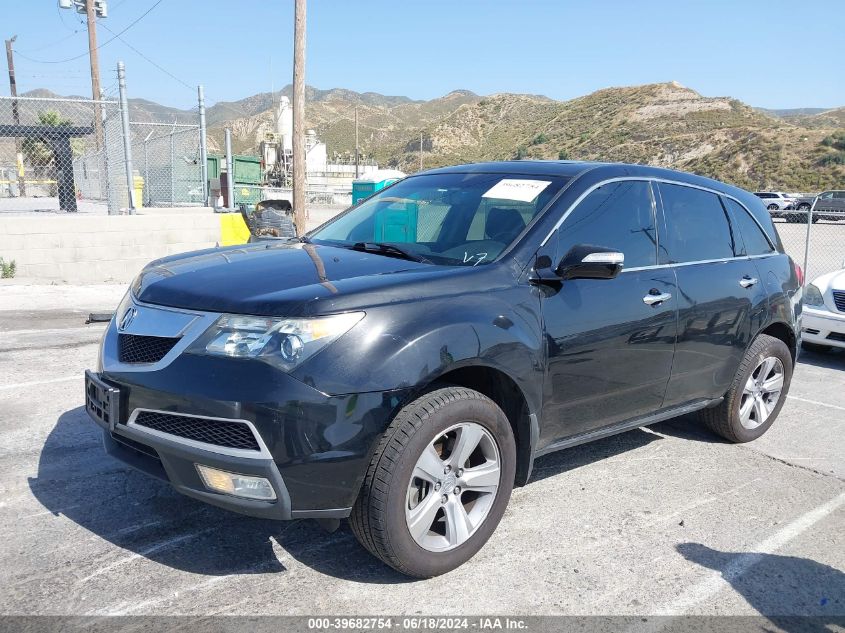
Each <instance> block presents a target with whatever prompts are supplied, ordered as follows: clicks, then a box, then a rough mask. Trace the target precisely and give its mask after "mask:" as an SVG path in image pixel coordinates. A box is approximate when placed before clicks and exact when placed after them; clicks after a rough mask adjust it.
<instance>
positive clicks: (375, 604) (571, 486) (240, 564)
mask: <svg viewBox="0 0 845 633" xmlns="http://www.w3.org/2000/svg"><path fill="white" fill-rule="evenodd" d="M123 291H124V288H122V287H118V286H105V285H103V286H88V287H76V286H31V285H22V284H19V285H14V284H12V285H2V286H0V331H2V334H3V335H2V337H0V586H2V587H3V589H4V591H3V592H2V593H0V613H2V614H63V615H92V614H157V615H167V614H202V615H213V614H246V615H263V614H303V615H316V614H394V615H395V614H445V615H457V614H476V615H478V614H487V613H497V614H501V613H510V614H515V615H519V614H523V615H526V614H573V615H576V614H577V615H590V614H601V615H657V614H667V615H680V614H719V615H752V614H757V613H762V614H764V615H820V616H842V615H845V573H843V569H845V530H843V525H845V521H844V520H845V481H843V480H845V389H843V387H845V354H843V353H831V354H826V355H819V354H813V353H809V352H806V353H804V354H803V356H802V358H801V361H800V363H799V364H798V366H797V369H796V372H795V378H794V380H793V383H792V391H791V393H790V397H789V399H788V401H787V403H786V405H785V407H784V409H783V411H782V412H781V415H780V417H779V419H778V420H777V422H776V423H775V425H774V427H773V428H772V429H771V430H770V432H769V433H768V434H767V435H766V436H764V437H763V438H761V439H760V440H758V441H756V442H753V443H751V444H747V445H731V444H727V443H725V442H723V441H721V440H719V439H718V438H716V437H714V436H712V435H710V434H708V433H707V432H706V431H704V430H703V429H702V428H700V427H699V425H698V424H697V423H696V421H695V420H694V419H693V418H678V419H676V420H671V421H669V422H666V423H662V424H659V425H655V426H653V427H651V428H648V429H637V430H634V431H631V432H629V433H625V434H623V435H618V436H615V437H612V438H608V439H605V440H602V441H599V442H595V443H593V444H589V445H585V446H581V447H577V448H573V449H570V450H568V451H565V452H561V453H557V454H553V455H550V456H547V457H544V458H542V459H540V460H538V462H537V464H536V468H535V473H534V476H533V479H532V481H531V482H530V483H529V485H527V486H526V487H523V488H520V489H517V490H516V491H515V492H514V494H513V497H512V499H511V503H510V506H509V508H508V510H507V513H506V514H505V517H504V519H503V521H502V523H501V525H500V526H499V528H498V529H497V531H496V532H495V534H494V535H493V537H492V538H491V540H490V541H489V543H488V544H487V545H486V547H484V549H483V550H482V551H481V552H480V553H479V554H478V556H476V557H475V558H474V559H473V560H471V561H470V562H469V563H468V564H466V565H464V566H462V567H461V568H459V569H457V570H456V571H454V572H452V573H450V574H447V575H445V576H442V577H439V578H435V579H431V580H425V581H415V580H409V579H407V578H405V577H403V576H401V575H399V574H398V573H396V572H394V571H393V570H391V569H389V568H388V567H386V566H385V565H383V564H382V563H380V562H379V561H377V560H376V559H374V558H372V557H371V556H370V555H369V554H367V553H366V552H365V551H364V550H363V549H362V548H361V547H360V546H359V545H358V543H357V542H356V541H355V539H354V537H353V536H352V534H351V532H350V531H349V529H348V527H346V526H345V525H344V526H342V527H341V529H340V530H339V531H337V532H335V533H333V534H327V533H324V532H323V531H322V530H321V529H320V528H319V527H318V526H317V525H316V524H315V523H314V522H312V521H295V522H287V523H281V522H271V521H263V520H256V519H250V518H246V517H242V516H240V515H236V514H231V513H228V512H225V511H223V510H218V509H216V508H212V507H209V506H206V505H203V504H201V503H199V502H196V501H193V500H191V499H188V498H185V497H182V496H180V495H178V494H177V493H175V492H173V491H172V490H171V489H170V488H169V487H168V486H167V485H165V484H162V483H160V482H157V481H155V480H152V479H150V478H148V477H146V476H144V475H141V474H138V473H135V472H133V471H130V470H128V469H127V468H126V467H125V466H123V465H122V464H120V463H118V462H116V461H114V460H112V459H111V458H109V457H107V456H106V455H105V454H104V453H103V450H102V446H101V439H100V437H101V435H100V431H99V429H98V428H97V427H96V426H95V425H94V423H93V422H91V421H90V420H89V419H88V417H87V415H86V414H85V411H84V409H83V406H82V405H83V398H82V388H83V381H82V372H83V370H84V369H85V368H90V367H93V366H94V365H95V363H96V354H97V344H98V341H99V339H100V337H101V335H102V331H103V329H104V325H103V324H91V325H85V323H84V321H85V317H86V316H87V315H88V313H89V312H96V311H103V310H110V309H113V308H114V306H115V305H116V304H117V302H118V301H119V299H120V297H121V296H122V294H123Z"/></svg>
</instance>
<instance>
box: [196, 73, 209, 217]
mask: <svg viewBox="0 0 845 633" xmlns="http://www.w3.org/2000/svg"><path fill="white" fill-rule="evenodd" d="M197 102H198V105H199V112H200V180H201V181H202V203H203V204H204V205H208V147H207V145H206V143H207V140H206V131H205V92H204V91H203V87H202V85H199V86H197Z"/></svg>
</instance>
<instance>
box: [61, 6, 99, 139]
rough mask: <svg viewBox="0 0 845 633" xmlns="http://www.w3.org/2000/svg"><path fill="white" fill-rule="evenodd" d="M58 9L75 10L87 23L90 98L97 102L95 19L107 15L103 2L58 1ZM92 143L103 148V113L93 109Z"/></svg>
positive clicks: (97, 76)
mask: <svg viewBox="0 0 845 633" xmlns="http://www.w3.org/2000/svg"><path fill="white" fill-rule="evenodd" d="M59 8H60V9H76V12H77V13H84V14H85V17H86V21H87V23H88V60H89V62H90V63H91V98H92V99H94V101H97V100H99V99H101V98H102V91H101V90H100V57H99V54H98V53H97V18H98V17H99V18H104V17H106V16H107V15H108V8H107V5H106V1H105V0H59ZM94 142H95V143H96V144H97V149H100V148H101V147H102V146H103V113H102V112H101V111H100V108H97V107H95V108H94Z"/></svg>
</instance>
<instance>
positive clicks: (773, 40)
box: [0, 0, 845, 108]
mask: <svg viewBox="0 0 845 633" xmlns="http://www.w3.org/2000/svg"><path fill="white" fill-rule="evenodd" d="M155 3H156V0H109V17H108V18H106V19H104V20H101V21H100V24H101V27H100V28H99V30H98V36H99V42H100V43H101V44H102V43H103V42H105V41H106V40H108V39H110V38H111V37H113V34H112V33H110V32H109V31H108V30H106V29H110V30H111V31H113V32H115V33H116V32H119V31H121V30H122V29H123V28H125V27H126V26H127V25H129V24H130V23H131V22H132V21H133V20H135V19H137V18H138V17H139V16H141V15H142V14H143V13H144V12H145V11H147V10H148V9H149V8H150V7H152V6H153V5H154V4H155ZM0 15H3V20H2V24H3V31H4V32H3V33H2V36H3V38H4V39H5V38H7V37H10V36H11V35H13V34H17V35H18V41H17V42H16V43H15V50H16V51H17V54H16V59H15V62H16V67H17V75H18V85H19V91H26V90H29V89H32V88H38V87H45V88H50V89H52V90H53V91H55V92H59V93H62V94H83V95H88V94H90V76H89V74H88V58H87V55H83V56H82V57H80V58H78V59H76V60H72V61H68V62H63V63H43V62H50V61H53V62H55V61H61V60H65V59H67V58H70V57H75V56H78V55H80V54H83V53H85V52H86V50H87V39H86V34H85V28H84V24H82V23H80V20H79V18H78V17H77V15H76V14H75V13H74V12H73V11H68V10H61V11H60V10H59V9H58V7H57V2H56V0H0ZM843 24H845V1H843V0H803V1H802V2H799V3H796V2H794V1H792V2H786V1H781V0H769V1H765V2H763V1H759V2H758V1H755V0H733V1H727V0H710V1H706V2H705V1H692V0H690V1H684V0H667V1H661V0H653V1H652V0H640V1H638V2H634V1H629V2H623V1H615V0H606V1H591V0H579V1H577V2H576V1H569V0H557V1H555V0H545V1H540V0H536V1H532V0H521V1H520V0H510V1H505V0H488V1H486V2H485V1H482V0H452V1H445V0H413V1H411V0H393V1H392V2H389V1H380V0H379V1H377V0H357V1H355V2H352V1H348V0H342V1H341V0H310V2H309V6H308V51H307V71H306V72H307V75H306V80H307V82H308V84H310V85H313V86H315V87H317V88H323V89H326V88H334V87H341V88H349V89H352V90H357V91H361V92H364V91H374V92H380V93H383V94H394V95H407V96H409V97H412V98H415V99H431V98H434V97H437V96H441V95H443V94H446V93H447V92H449V91H451V90H455V89H468V90H472V91H474V92H477V93H479V94H491V93H495V92H525V93H536V94H544V95H547V96H549V97H552V98H555V99H570V98H573V97H577V96H580V95H583V94H587V93H589V92H592V91H594V90H597V89H600V88H605V87H608V86H623V85H635V84H642V83H651V82H659V81H669V80H676V81H679V82H680V83H682V84H684V85H686V86H689V87H691V88H694V89H695V90H697V91H699V92H700V93H702V94H704V95H706V96H731V97H736V98H738V99H741V100H742V101H745V102H746V103H749V104H751V105H754V106H762V107H771V108H776V107H778V108H789V107H836V106H841V105H845V70H843V59H845V57H843V53H842V47H841V45H842V42H843V32H842V25H843ZM122 37H123V39H125V40H126V42H128V43H129V44H130V45H131V46H133V47H135V48H136V49H137V50H139V51H140V52H141V53H142V54H143V55H145V56H146V57H148V58H149V59H150V60H152V61H153V62H155V63H156V64H158V65H159V66H161V67H162V68H164V69H166V71H168V72H169V73H171V74H172V75H174V76H176V77H177V78H178V79H179V80H181V81H182V82H184V83H186V84H188V85H189V86H195V85H196V84H198V83H203V84H204V85H205V88H206V95H207V99H208V101H209V102H210V103H213V102H215V101H217V100H235V99H239V98H243V97H246V96H249V95H251V94H254V93H256V92H261V91H266V90H269V89H270V88H271V86H275V88H277V89H278V88H280V87H282V86H283V85H285V84H287V83H290V79H291V60H292V48H293V43H292V37H293V0H229V1H228V2H223V1H222V0H205V1H200V0H161V2H160V4H158V5H157V6H155V8H154V9H153V10H152V11H151V12H150V13H149V14H148V15H147V16H146V17H144V18H143V19H142V20H140V21H139V22H138V23H137V24H135V25H134V26H132V27H131V28H130V29H129V30H128V31H127V32H126V33H125V34H124V35H123V36H122ZM32 60H39V61H38V62H36V61H32ZM118 60H123V61H124V62H125V63H126V66H127V78H128V87H129V93H130V96H132V97H144V98H147V99H152V100H154V101H158V102H160V103H164V104H166V105H171V106H176V107H191V106H193V105H195V89H194V88H188V87H187V86H185V85H183V84H182V83H180V81H177V80H175V79H173V78H172V77H170V76H169V75H168V74H166V73H165V72H163V71H162V70H160V69H158V68H156V67H155V66H153V65H152V64H151V63H150V62H148V61H147V60H145V59H144V58H143V57H141V56H140V55H139V54H138V53H137V52H135V51H133V50H132V49H131V48H130V47H129V46H127V45H126V44H124V43H123V42H121V41H120V40H114V41H113V42H111V43H109V44H106V45H104V46H102V48H101V49H100V67H101V74H102V83H103V86H104V88H106V89H108V90H109V91H112V92H116V72H115V64H116V62H117V61H118ZM3 74H4V75H5V73H3ZM0 86H2V88H0V94H8V93H9V92H8V85H7V83H6V82H5V80H3V81H0Z"/></svg>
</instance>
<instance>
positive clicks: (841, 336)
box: [827, 332, 845, 342]
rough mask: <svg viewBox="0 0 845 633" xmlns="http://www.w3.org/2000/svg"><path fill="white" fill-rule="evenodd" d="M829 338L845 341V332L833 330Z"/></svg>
mask: <svg viewBox="0 0 845 633" xmlns="http://www.w3.org/2000/svg"><path fill="white" fill-rule="evenodd" d="M827 338H828V339H829V340H831V341H843V342H845V334H840V333H839V332H831V333H830V334H828V335H827Z"/></svg>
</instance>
